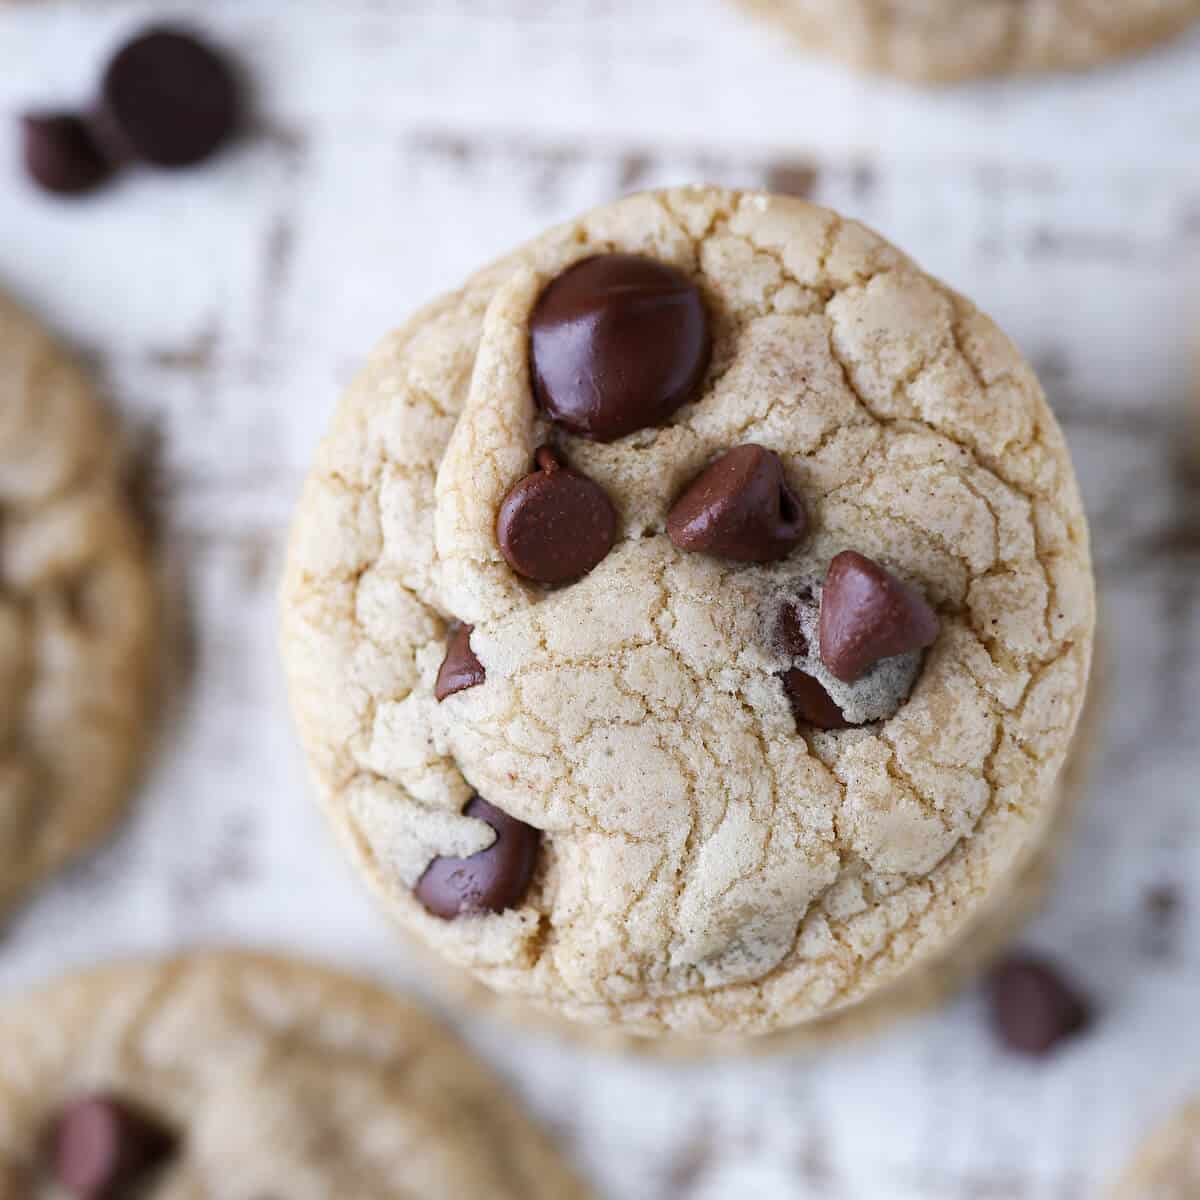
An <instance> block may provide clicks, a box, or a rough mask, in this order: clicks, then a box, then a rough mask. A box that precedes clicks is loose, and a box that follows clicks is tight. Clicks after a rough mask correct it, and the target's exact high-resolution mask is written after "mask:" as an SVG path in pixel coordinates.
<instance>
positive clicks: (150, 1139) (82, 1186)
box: [50, 1094, 178, 1200]
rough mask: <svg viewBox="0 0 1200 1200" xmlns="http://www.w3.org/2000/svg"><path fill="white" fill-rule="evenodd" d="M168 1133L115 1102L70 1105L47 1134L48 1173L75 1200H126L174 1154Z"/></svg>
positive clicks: (89, 1099)
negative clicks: (48, 1137)
mask: <svg viewBox="0 0 1200 1200" xmlns="http://www.w3.org/2000/svg"><path fill="white" fill-rule="evenodd" d="M177 1145H178V1142H177V1139H176V1137H175V1135H174V1134H173V1133H171V1131H170V1130H169V1129H167V1128H166V1127H165V1126H164V1125H161V1124H160V1123H159V1122H157V1121H155V1120H154V1119H152V1118H151V1117H149V1116H147V1115H146V1114H145V1113H143V1112H141V1111H139V1110H137V1109H135V1108H133V1107H132V1106H131V1105H129V1104H128V1103H127V1102H126V1101H124V1100H122V1099H120V1098H119V1097H117V1096H112V1095H107V1094H97V1095H92V1096H85V1097H83V1098H81V1099H79V1100H75V1101H73V1102H72V1103H70V1104H68V1105H67V1107H66V1108H65V1109H64V1110H63V1111H62V1112H61V1113H60V1114H59V1116H58V1119H57V1120H56V1121H55V1123H54V1128H53V1130H52V1133H51V1145H50V1153H51V1167H52V1170H53V1173H54V1177H55V1179H56V1180H57V1182H58V1183H59V1185H60V1186H61V1187H63V1188H64V1189H65V1190H66V1191H67V1192H69V1193H70V1194H71V1195H72V1196H75V1197H77V1198H78V1200H124V1197H125V1196H127V1195H128V1194H129V1191H128V1189H130V1188H133V1187H135V1186H136V1185H137V1184H139V1183H141V1182H143V1181H144V1180H145V1179H146V1178H147V1177H148V1176H149V1175H150V1174H151V1173H152V1172H153V1171H155V1170H156V1169H157V1168H159V1167H161V1166H163V1165H164V1164H165V1163H166V1161H167V1160H168V1159H169V1158H170V1157H171V1155H172V1154H173V1153H174V1152H175V1149H176V1147H177Z"/></svg>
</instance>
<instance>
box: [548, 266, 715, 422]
mask: <svg viewBox="0 0 1200 1200" xmlns="http://www.w3.org/2000/svg"><path fill="white" fill-rule="evenodd" d="M530 347H531V357H532V365H533V383H534V392H535V394H536V396H537V401H538V404H540V405H541V407H542V409H543V410H544V411H545V412H546V413H547V414H548V415H549V416H550V417H551V419H552V420H554V421H556V422H557V423H558V424H559V425H561V426H562V427H563V428H564V429H568V430H570V431H571V432H572V433H577V434H579V435H580V436H582V437H587V438H592V439H593V440H594V441H598V442H611V441H614V440H615V439H616V438H619V437H624V436H625V435H626V434H628V433H633V432H634V430H637V429H645V428H647V427H648V426H651V425H661V424H662V423H663V422H664V421H666V420H667V418H668V417H670V416H671V414H672V413H673V412H675V410H676V409H677V408H679V407H680V406H681V405H683V404H686V403H687V402H688V401H689V400H692V399H694V398H695V395H696V392H697V390H698V389H699V387H700V384H701V383H702V381H703V379H704V373H705V371H706V370H707V369H708V360H709V355H710V353H711V349H712V345H711V338H710V335H709V328H708V312H707V310H706V309H705V307H704V301H703V299H702V298H701V296H700V292H699V291H698V290H697V288H696V286H695V285H694V284H693V283H692V282H691V281H690V280H689V279H688V277H687V276H686V275H684V274H683V273H682V272H681V271H679V270H678V269H677V268H675V267H671V266H668V265H667V264H666V263H662V262H657V261H656V260H655V259H652V258H641V257H639V256H637V255H633V254H603V255H599V256H597V257H595V258H586V259H584V260H583V261H582V262H578V263H576V264H575V265H574V266H573V267H569V268H568V269H567V270H566V271H564V272H563V273H562V274H561V275H559V276H558V278H557V279H555V280H553V281H552V282H551V283H550V285H549V286H548V287H547V288H546V290H545V291H544V292H543V293H542V295H541V297H540V298H539V299H538V302H537V305H536V307H535V308H534V310H533V318H532V322H531V339H530Z"/></svg>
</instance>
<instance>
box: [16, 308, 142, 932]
mask: <svg viewBox="0 0 1200 1200" xmlns="http://www.w3.org/2000/svg"><path fill="white" fill-rule="evenodd" d="M115 447H116V437H115V433H114V431H113V429H112V428H111V427H110V425H109V424H108V422H107V421H106V420H105V418H104V416H103V414H102V412H101V410H100V407H99V405H98V403H97V401H96V398H95V396H94V394H93V392H92V389H91V386H90V385H89V383H88V381H87V379H86V378H85V377H84V375H83V374H82V372H81V371H80V370H79V369H78V368H77V367H76V366H75V365H74V364H73V363H72V362H71V361H70V360H69V359H68V358H67V357H66V356H65V354H64V353H63V351H62V350H61V349H60V347H58V346H57V345H56V344H55V343H54V342H53V341H52V340H51V338H50V337H49V336H48V335H47V334H46V333H45V332H44V331H43V330H42V329H41V328H40V327H39V326H38V325H37V324H36V323H35V322H33V321H32V320H31V319H30V318H29V317H28V316H26V315H25V314H24V313H23V312H21V311H20V310H19V309H17V308H16V307H15V306H14V305H13V304H12V303H11V302H10V301H8V300H7V299H5V298H4V297H3V296H2V295H0V746H2V747H3V748H2V749H0V914H2V913H3V911H4V910H5V909H6V908H7V907H9V906H10V905H11V904H12V903H13V902H14V901H15V900H16V898H17V897H18V895H19V894H20V893H22V892H23V891H24V890H25V889H26V888H27V887H28V886H29V885H30V884H32V883H34V882H35V881H36V880H38V879H40V878H42V877H43V876H45V875H47V874H49V873H50V872H51V871H53V870H54V869H56V868H57V867H59V866H61V865H62V864H63V862H65V861H66V860H67V859H68V858H70V857H72V856H73V855H75V854H77V853H78V852H79V851H81V850H82V849H84V848H85V847H86V846H88V845H90V844H91V843H92V842H94V841H95V840H96V839H97V838H98V837H100V836H101V835H103V834H104V833H105V832H106V831H107V830H108V829H109V827H110V826H111V825H112V823H113V821H114V820H115V819H116V818H117V816H118V815H119V814H120V812H121V811H122V809H123V808H124V806H125V803H126V801H127V799H128V795H129V789H130V782H131V776H132V774H133V773H134V771H135V769H136V767H137V764H138V762H139V761H140V757H141V751H142V747H143V745H144V742H145V735H146V726H147V723H148V711H149V707H150V701H151V693H152V691H153V674H154V661H155V658H156V654H155V650H156V633H155V625H156V604H155V596H154V589H153V586H152V581H151V577H150V573H149V569H148V566H147V563H146V559H145V555H144V551H143V547H142V544H141V540H140V537H139V530H138V527H137V523H136V521H135V518H134V516H133V514H132V511H131V509H130V507H129V505H128V503H127V501H126V498H125V497H124V495H123V494H122V491H121V486H120V481H119V478H118V471H117V464H116V455H115Z"/></svg>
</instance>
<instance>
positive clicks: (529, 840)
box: [415, 796, 542, 921]
mask: <svg viewBox="0 0 1200 1200" xmlns="http://www.w3.org/2000/svg"><path fill="white" fill-rule="evenodd" d="M465 813H466V815H467V816H468V817H474V818H475V819H476V820H479V821H486V822H487V823H488V824H489V825H490V826H491V827H492V828H493V829H494V830H495V831H496V840H495V841H494V842H493V843H492V844H491V845H490V846H489V847H488V848H487V849H486V850H481V851H480V852H479V853H478V854H472V855H471V857H470V858H435V859H434V860H433V862H431V863H430V864H429V866H428V867H427V868H426V869H425V873H424V874H423V875H422V876H421V878H420V879H419V880H418V881H417V886H416V889H415V895H416V897H417V899H418V900H419V901H420V902H421V903H422V904H423V905H424V906H425V908H426V910H427V911H428V912H431V913H432V914H433V915H434V916H435V917H441V918H442V919H443V920H444V921H452V920H453V919H454V918H455V917H460V916H472V915H478V914H481V913H489V912H492V913H498V912H503V911H504V910H505V909H508V908H513V907H515V906H516V905H518V904H520V903H521V901H522V900H523V899H524V898H525V893H526V892H528V891H529V882H530V880H531V879H532V878H533V869H534V867H535V866H536V865H537V852H538V844H539V842H540V840H541V836H542V835H541V833H540V832H539V831H538V830H536V829H534V827H533V826H532V825H526V824H525V822H524V821H518V820H517V818H516V817H510V816H509V815H508V813H506V812H502V811H501V810H500V809H498V808H496V807H495V806H494V805H491V804H489V803H488V802H487V801H486V800H484V799H483V798H482V797H481V796H475V797H473V798H472V800H471V802H470V803H469V804H468V805H467V807H466V809H465Z"/></svg>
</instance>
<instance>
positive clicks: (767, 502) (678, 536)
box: [667, 443, 808, 562]
mask: <svg viewBox="0 0 1200 1200" xmlns="http://www.w3.org/2000/svg"><path fill="white" fill-rule="evenodd" d="M807 532H808V514H807V512H805V509H804V504H803V502H802V501H801V500H800V497H799V496H797V495H796V493H795V492H793V491H792V489H791V488H790V487H788V483H787V480H786V479H785V478H784V474H783V463H782V462H781V461H780V459H779V455H777V454H775V453H774V452H773V451H771V450H767V449H764V447H762V446H756V445H754V444H753V443H751V444H748V445H745V446H738V447H736V448H735V449H733V450H730V451H728V452H727V453H725V454H723V455H721V457H720V458H718V459H717V461H716V462H714V463H713V464H712V465H711V466H710V467H708V468H707V469H706V470H705V471H703V472H702V473H701V474H700V475H699V476H698V477H697V478H696V479H695V480H694V481H693V482H692V483H691V484H690V486H689V487H688V488H687V490H686V491H685V492H684V493H683V495H682V496H680V497H679V499H678V500H676V501H675V504H674V506H673V507H672V508H671V512H670V515H669V516H668V517H667V534H668V536H669V537H670V539H671V541H673V542H674V543H675V545H676V546H678V547H679V548H680V549H681V550H691V551H697V552H699V553H703V554H713V555H716V556H717V557H719V558H731V559H734V560H735V561H736V562H775V561H777V560H778V559H781V558H786V557H787V556H788V554H790V553H791V551H792V550H794V549H795V547H796V546H797V545H798V544H799V543H800V541H801V540H802V539H803V537H804V535H805V533H807Z"/></svg>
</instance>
